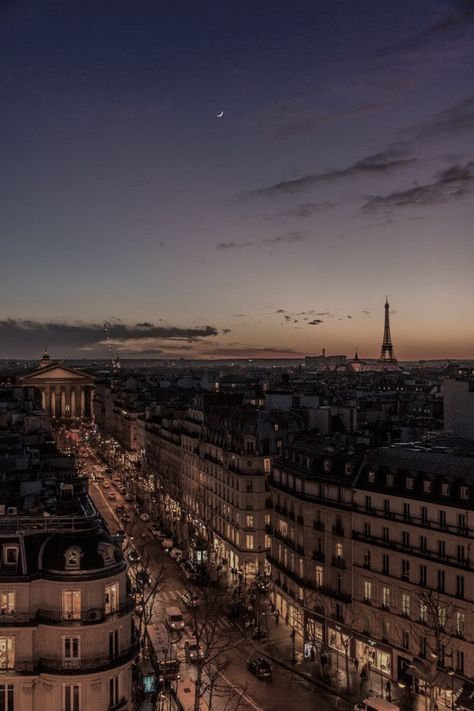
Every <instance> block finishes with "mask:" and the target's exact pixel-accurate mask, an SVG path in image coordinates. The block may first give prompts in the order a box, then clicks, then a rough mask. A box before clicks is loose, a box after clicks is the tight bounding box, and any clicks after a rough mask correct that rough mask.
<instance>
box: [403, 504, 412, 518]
mask: <svg viewBox="0 0 474 711" xmlns="http://www.w3.org/2000/svg"><path fill="white" fill-rule="evenodd" d="M403 518H404V519H405V521H409V520H410V504H406V503H405V504H403Z"/></svg>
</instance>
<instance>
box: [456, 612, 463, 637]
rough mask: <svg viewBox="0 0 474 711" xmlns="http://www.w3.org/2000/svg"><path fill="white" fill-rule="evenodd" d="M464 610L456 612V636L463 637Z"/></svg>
mask: <svg viewBox="0 0 474 711" xmlns="http://www.w3.org/2000/svg"><path fill="white" fill-rule="evenodd" d="M464 622H465V618H464V612H456V634H457V635H458V637H464Z"/></svg>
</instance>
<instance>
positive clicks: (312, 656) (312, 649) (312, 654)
mask: <svg viewBox="0 0 474 711" xmlns="http://www.w3.org/2000/svg"><path fill="white" fill-rule="evenodd" d="M309 655H310V657H311V661H312V662H314V647H313V645H311V652H310V653H309Z"/></svg>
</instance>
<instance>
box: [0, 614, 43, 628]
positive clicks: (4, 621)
mask: <svg viewBox="0 0 474 711" xmlns="http://www.w3.org/2000/svg"><path fill="white" fill-rule="evenodd" d="M34 623H35V619H34V616H32V615H31V614H30V613H29V612H3V613H1V614H0V626H2V627H26V626H28V625H32V624H34Z"/></svg>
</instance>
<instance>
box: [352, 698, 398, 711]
mask: <svg viewBox="0 0 474 711" xmlns="http://www.w3.org/2000/svg"><path fill="white" fill-rule="evenodd" d="M354 711H400V707H399V706H396V705H395V704H392V703H390V701H387V700H386V699H382V697H381V696H373V697H371V698H370V699H364V701H361V702H360V704H356V705H355V706H354Z"/></svg>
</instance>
